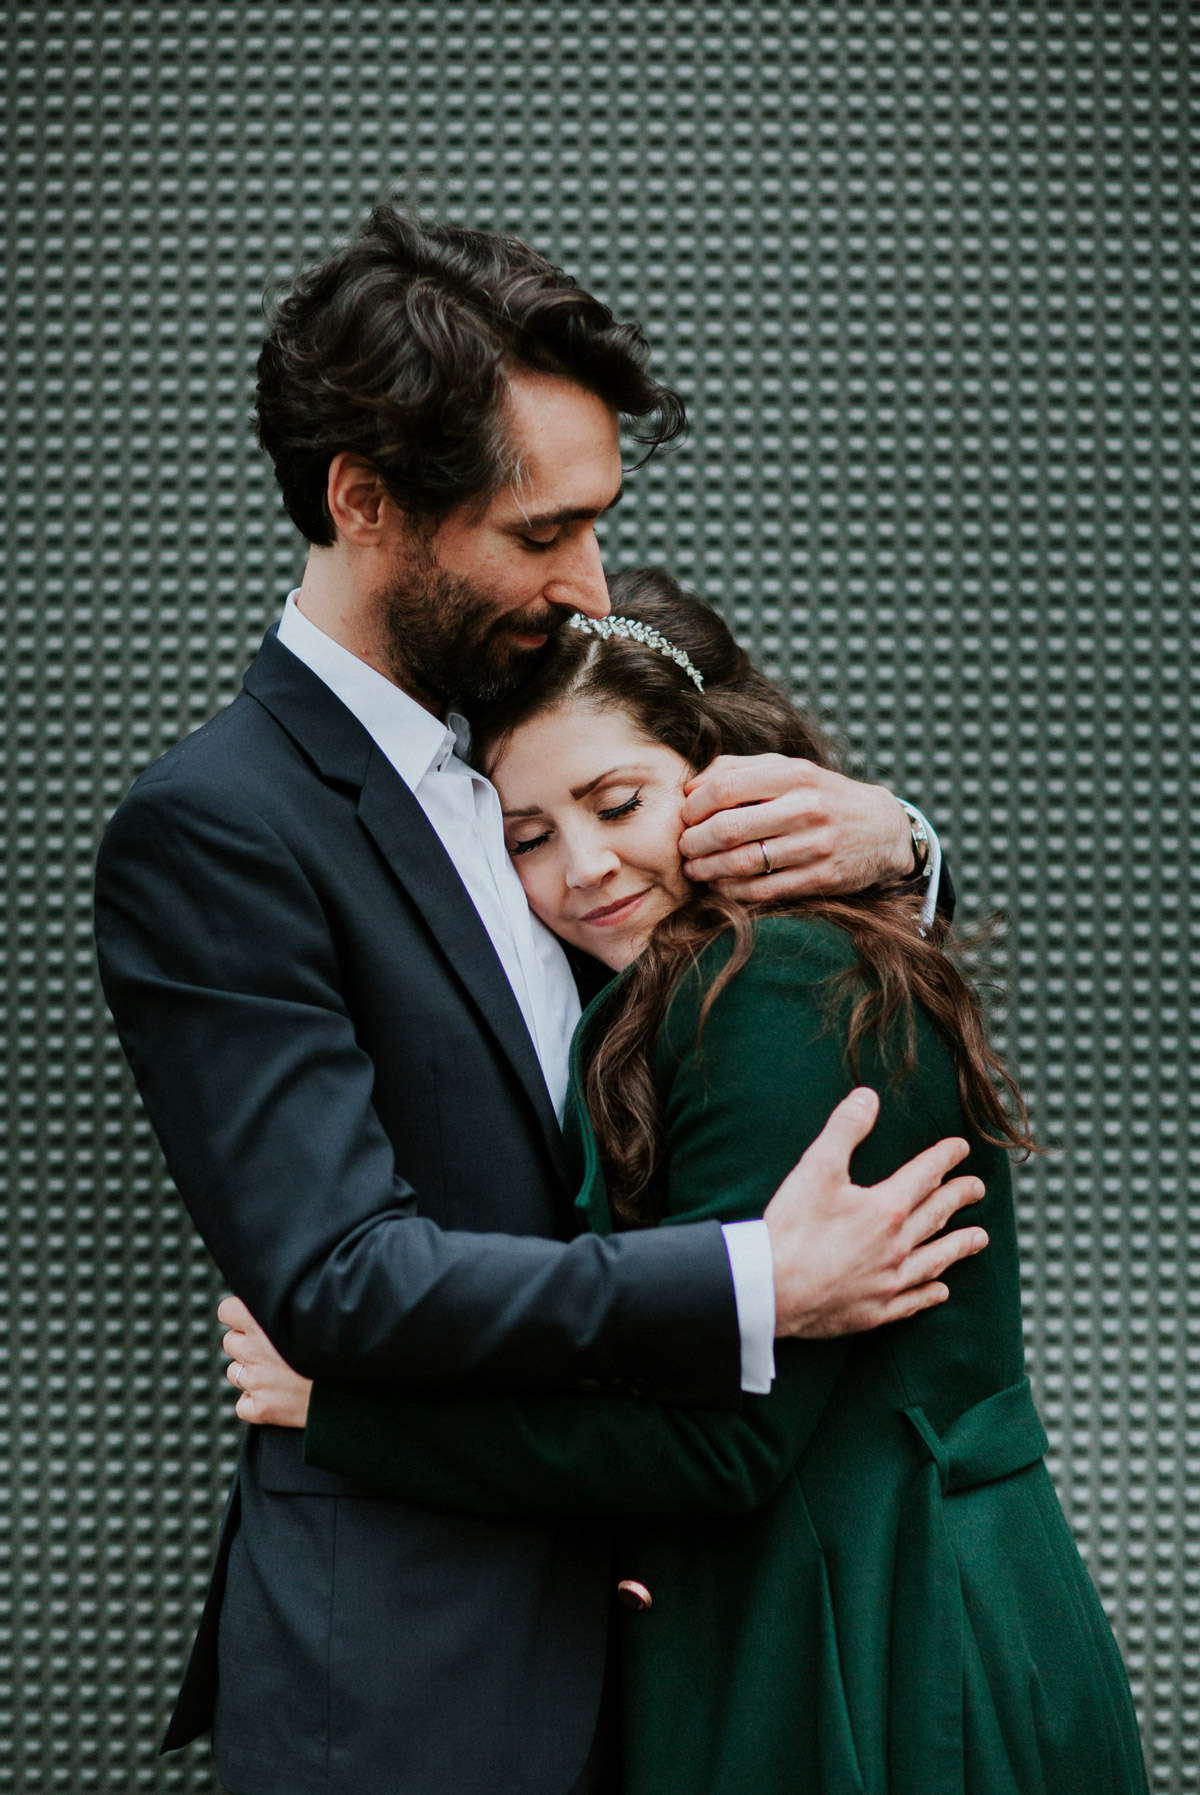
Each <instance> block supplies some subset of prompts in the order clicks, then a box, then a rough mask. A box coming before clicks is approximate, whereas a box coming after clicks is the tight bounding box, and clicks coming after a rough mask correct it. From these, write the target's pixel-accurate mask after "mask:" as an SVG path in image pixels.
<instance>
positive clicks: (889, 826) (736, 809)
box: [679, 754, 913, 901]
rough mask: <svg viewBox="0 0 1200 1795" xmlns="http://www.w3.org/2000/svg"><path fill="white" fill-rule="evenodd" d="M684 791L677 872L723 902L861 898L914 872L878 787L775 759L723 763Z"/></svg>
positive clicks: (892, 809)
mask: <svg viewBox="0 0 1200 1795" xmlns="http://www.w3.org/2000/svg"><path fill="white" fill-rule="evenodd" d="M684 791H685V793H686V797H685V801H684V806H683V824H684V829H683V834H682V836H681V837H680V841H679V851H680V853H681V854H682V855H683V860H684V871H685V872H686V873H687V875H688V877H689V878H690V879H704V880H706V881H707V882H708V883H709V884H711V885H715V886H716V887H717V889H718V890H719V891H723V892H724V893H725V894H726V896H728V897H734V898H751V899H754V900H757V901H761V900H763V899H771V898H793V897H809V896H812V895H814V894H815V893H817V892H822V893H825V894H826V895H832V894H833V893H834V892H838V891H865V890H866V888H867V886H868V885H875V884H877V883H878V882H879V880H881V879H884V878H903V877H904V875H905V874H906V873H910V872H912V870H913V848H912V832H911V830H910V828H909V824H908V818H907V816H906V815H905V813H904V812H903V811H902V810H901V808H900V806H899V804H898V803H897V801H896V799H895V798H894V797H893V795H892V793H891V792H889V791H888V790H887V788H886V786H882V785H864V784H862V783H861V782H860V781H859V780H857V779H847V778H845V776H844V775H843V774H841V773H833V772H830V770H829V768H828V767H818V766H815V765H814V764H813V762H812V761H810V760H789V759H787V757H786V756H785V755H782V754H751V755H738V754H722V755H720V756H719V757H718V758H717V759H716V760H714V761H713V762H712V763H711V764H710V765H709V766H707V767H705V769H704V771H703V772H702V773H698V774H697V775H696V777H695V778H694V779H692V780H690V781H689V782H688V784H687V785H686V786H685V787H684ZM760 842H761V843H764V844H765V846H766V852H767V856H768V857H769V859H770V863H771V869H772V870H771V871H770V872H769V873H768V872H767V870H766V867H767V861H766V859H765V858H764V856H763V849H762V847H760V846H759V843H760Z"/></svg>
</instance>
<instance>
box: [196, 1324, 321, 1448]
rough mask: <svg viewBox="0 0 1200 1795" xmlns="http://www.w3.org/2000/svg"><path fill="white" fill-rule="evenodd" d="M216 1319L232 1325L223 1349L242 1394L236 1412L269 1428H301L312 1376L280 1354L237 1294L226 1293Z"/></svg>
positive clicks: (229, 1373) (230, 1375) (229, 1372)
mask: <svg viewBox="0 0 1200 1795" xmlns="http://www.w3.org/2000/svg"><path fill="white" fill-rule="evenodd" d="M217 1320H218V1321H223V1322H224V1323H225V1326H226V1327H227V1328H228V1329H229V1332H228V1333H227V1334H226V1336H225V1338H224V1339H223V1340H222V1342H221V1347H222V1350H223V1351H224V1352H226V1353H228V1355H229V1357H230V1358H231V1359H232V1360H233V1363H232V1365H230V1366H229V1368H228V1370H227V1371H226V1373H225V1375H226V1377H227V1378H228V1379H229V1381H230V1383H231V1384H233V1385H234V1386H235V1387H236V1388H237V1389H238V1390H240V1391H241V1395H240V1396H239V1397H238V1399H237V1406H236V1408H235V1409H234V1413H235V1414H236V1415H237V1417H238V1419H239V1420H241V1421H256V1422H258V1423H259V1425H260V1426H267V1427H303V1426H304V1424H305V1422H306V1421H307V1420H308V1399H309V1397H310V1396H311V1395H312V1381H311V1379H309V1378H307V1377H301V1376H300V1373H299V1372H298V1371H293V1370H292V1368H291V1366H290V1365H289V1364H288V1363H287V1361H286V1359H281V1358H280V1356H279V1354H278V1353H277V1352H276V1351H275V1348H274V1347H273V1346H272V1345H271V1342H270V1341H269V1340H268V1339H267V1336H266V1335H265V1334H264V1333H263V1331H262V1329H261V1328H260V1327H259V1325H258V1323H257V1322H256V1321H255V1319H254V1317H253V1315H251V1313H250V1311H249V1309H247V1307H246V1305H245V1303H244V1302H243V1301H242V1299H241V1297H239V1296H227V1297H226V1298H225V1299H224V1301H223V1302H222V1303H220V1304H219V1306H218V1308H217Z"/></svg>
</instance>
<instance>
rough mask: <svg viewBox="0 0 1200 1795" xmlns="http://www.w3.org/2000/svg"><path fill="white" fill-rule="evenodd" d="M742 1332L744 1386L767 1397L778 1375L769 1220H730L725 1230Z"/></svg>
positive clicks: (773, 1277) (726, 1246)
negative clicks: (776, 1367)
mask: <svg viewBox="0 0 1200 1795" xmlns="http://www.w3.org/2000/svg"><path fill="white" fill-rule="evenodd" d="M721 1232H722V1234H723V1235H724V1236H725V1251H726V1252H727V1253H728V1254H729V1269H730V1271H731V1272H732V1273H733V1296H734V1301H735V1302H736V1303H737V1318H738V1333H739V1334H740V1335H741V1339H742V1389H743V1390H749V1391H751V1392H753V1394H754V1395H756V1396H765V1395H766V1394H767V1393H768V1391H769V1390H770V1388H771V1384H772V1382H773V1381H774V1377H775V1255H774V1254H773V1253H772V1251H771V1236H770V1234H769V1233H768V1232H767V1224H766V1222H726V1223H725V1224H724V1226H723V1227H722V1229H721Z"/></svg>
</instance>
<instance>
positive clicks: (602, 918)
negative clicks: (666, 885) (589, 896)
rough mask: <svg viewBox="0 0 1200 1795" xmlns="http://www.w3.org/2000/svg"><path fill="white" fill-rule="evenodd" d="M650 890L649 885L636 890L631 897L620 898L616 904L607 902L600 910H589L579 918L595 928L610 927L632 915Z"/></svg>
mask: <svg viewBox="0 0 1200 1795" xmlns="http://www.w3.org/2000/svg"><path fill="white" fill-rule="evenodd" d="M650 890H651V888H650V886H649V885H647V886H646V888H645V890H644V891H635V892H634V893H633V895H632V896H631V897H624V898H618V899H617V901H616V903H615V904H605V905H603V906H602V908H601V909H599V910H589V911H588V913H587V915H586V916H581V917H580V918H579V920H580V922H586V923H590V924H591V925H592V927H593V928H595V929H610V928H612V926H613V924H614V923H618V922H624V921H625V918H626V917H627V916H632V915H633V913H634V911H635V910H636V909H637V907H638V905H639V904H640V903H641V901H642V899H643V898H644V897H649V895H650Z"/></svg>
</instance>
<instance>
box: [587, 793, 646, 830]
mask: <svg viewBox="0 0 1200 1795" xmlns="http://www.w3.org/2000/svg"><path fill="white" fill-rule="evenodd" d="M641 802H642V794H641V792H640V791H636V792H634V794H633V796H632V798H626V800H625V802H624V803H623V804H615V805H613V807H612V809H611V810H598V811H597V812H596V815H597V816H598V817H599V818H600V821H601V822H602V823H611V822H614V821H615V820H616V818H617V817H619V816H629V815H630V813H631V812H632V811H635V810H637V809H639V808H640V807H641Z"/></svg>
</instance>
